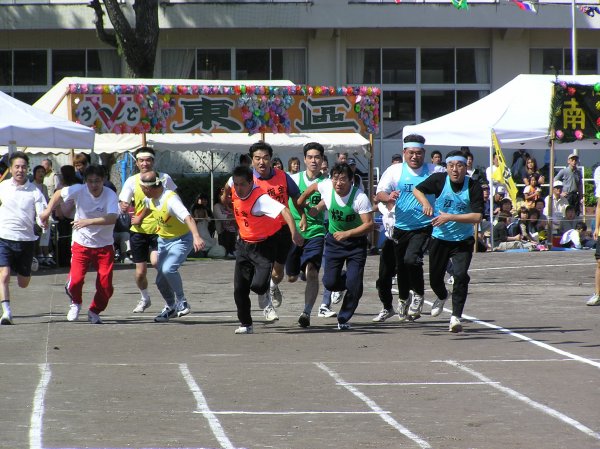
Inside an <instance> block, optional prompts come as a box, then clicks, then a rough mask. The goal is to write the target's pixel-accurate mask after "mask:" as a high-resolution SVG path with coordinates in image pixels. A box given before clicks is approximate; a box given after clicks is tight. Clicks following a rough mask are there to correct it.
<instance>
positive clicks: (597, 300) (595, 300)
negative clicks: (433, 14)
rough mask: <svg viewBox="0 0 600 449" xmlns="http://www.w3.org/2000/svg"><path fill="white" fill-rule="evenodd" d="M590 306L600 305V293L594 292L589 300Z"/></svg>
mask: <svg viewBox="0 0 600 449" xmlns="http://www.w3.org/2000/svg"><path fill="white" fill-rule="evenodd" d="M586 304H587V305H588V306H600V295H598V294H594V295H593V296H592V297H591V298H590V299H588V300H587V302H586Z"/></svg>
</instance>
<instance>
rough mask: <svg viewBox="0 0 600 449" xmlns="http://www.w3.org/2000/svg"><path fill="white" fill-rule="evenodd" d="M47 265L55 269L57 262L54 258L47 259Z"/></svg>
mask: <svg viewBox="0 0 600 449" xmlns="http://www.w3.org/2000/svg"><path fill="white" fill-rule="evenodd" d="M46 265H48V266H49V267H55V266H56V262H55V261H54V259H53V258H52V257H46Z"/></svg>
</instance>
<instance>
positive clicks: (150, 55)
mask: <svg viewBox="0 0 600 449" xmlns="http://www.w3.org/2000/svg"><path fill="white" fill-rule="evenodd" d="M103 5H104V9H106V14H107V15H108V18H109V20H110V22H111V23H112V26H113V29H114V31H107V30H106V29H105V28H104V14H105V12H104V10H103V8H102V6H103ZM88 6H89V7H90V8H92V9H93V10H94V12H95V14H96V20H95V24H96V33H97V35H98V38H99V39H100V40H101V41H102V42H104V43H106V44H108V45H110V46H111V47H114V48H116V49H117V51H118V52H119V55H121V56H122V57H124V58H125V63H126V64H127V76H129V77H131V78H153V77H154V62H155V59H156V48H157V46H158V34H159V31H160V28H159V24H158V6H159V4H158V0H134V2H133V12H134V14H135V25H134V26H132V25H131V24H130V23H129V21H128V20H127V17H125V14H124V13H123V10H122V9H121V8H122V7H127V5H123V4H121V5H120V4H119V0H102V1H100V0H92V1H90V3H89V5H88Z"/></svg>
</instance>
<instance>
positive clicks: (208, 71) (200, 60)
mask: <svg viewBox="0 0 600 449" xmlns="http://www.w3.org/2000/svg"><path fill="white" fill-rule="evenodd" d="M196 78H197V79H205V80H230V79H231V50H228V49H223V50H220V49H219V50H197V52H196Z"/></svg>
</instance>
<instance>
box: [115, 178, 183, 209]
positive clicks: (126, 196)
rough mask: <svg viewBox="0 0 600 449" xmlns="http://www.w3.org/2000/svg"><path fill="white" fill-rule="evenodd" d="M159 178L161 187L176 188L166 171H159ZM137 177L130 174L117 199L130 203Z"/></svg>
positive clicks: (166, 188)
mask: <svg viewBox="0 0 600 449" xmlns="http://www.w3.org/2000/svg"><path fill="white" fill-rule="evenodd" d="M159 177H160V179H161V180H162V184H163V187H164V188H165V190H176V189H177V186H176V185H175V182H174V181H173V179H172V178H171V177H170V176H169V175H168V174H167V173H160V174H159ZM136 179H139V178H138V177H136V176H130V177H129V178H127V180H126V181H125V184H123V188H122V189H121V193H120V194H119V201H123V202H124V203H130V202H131V199H132V198H133V193H134V192H135V187H136V184H135V180H136Z"/></svg>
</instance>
